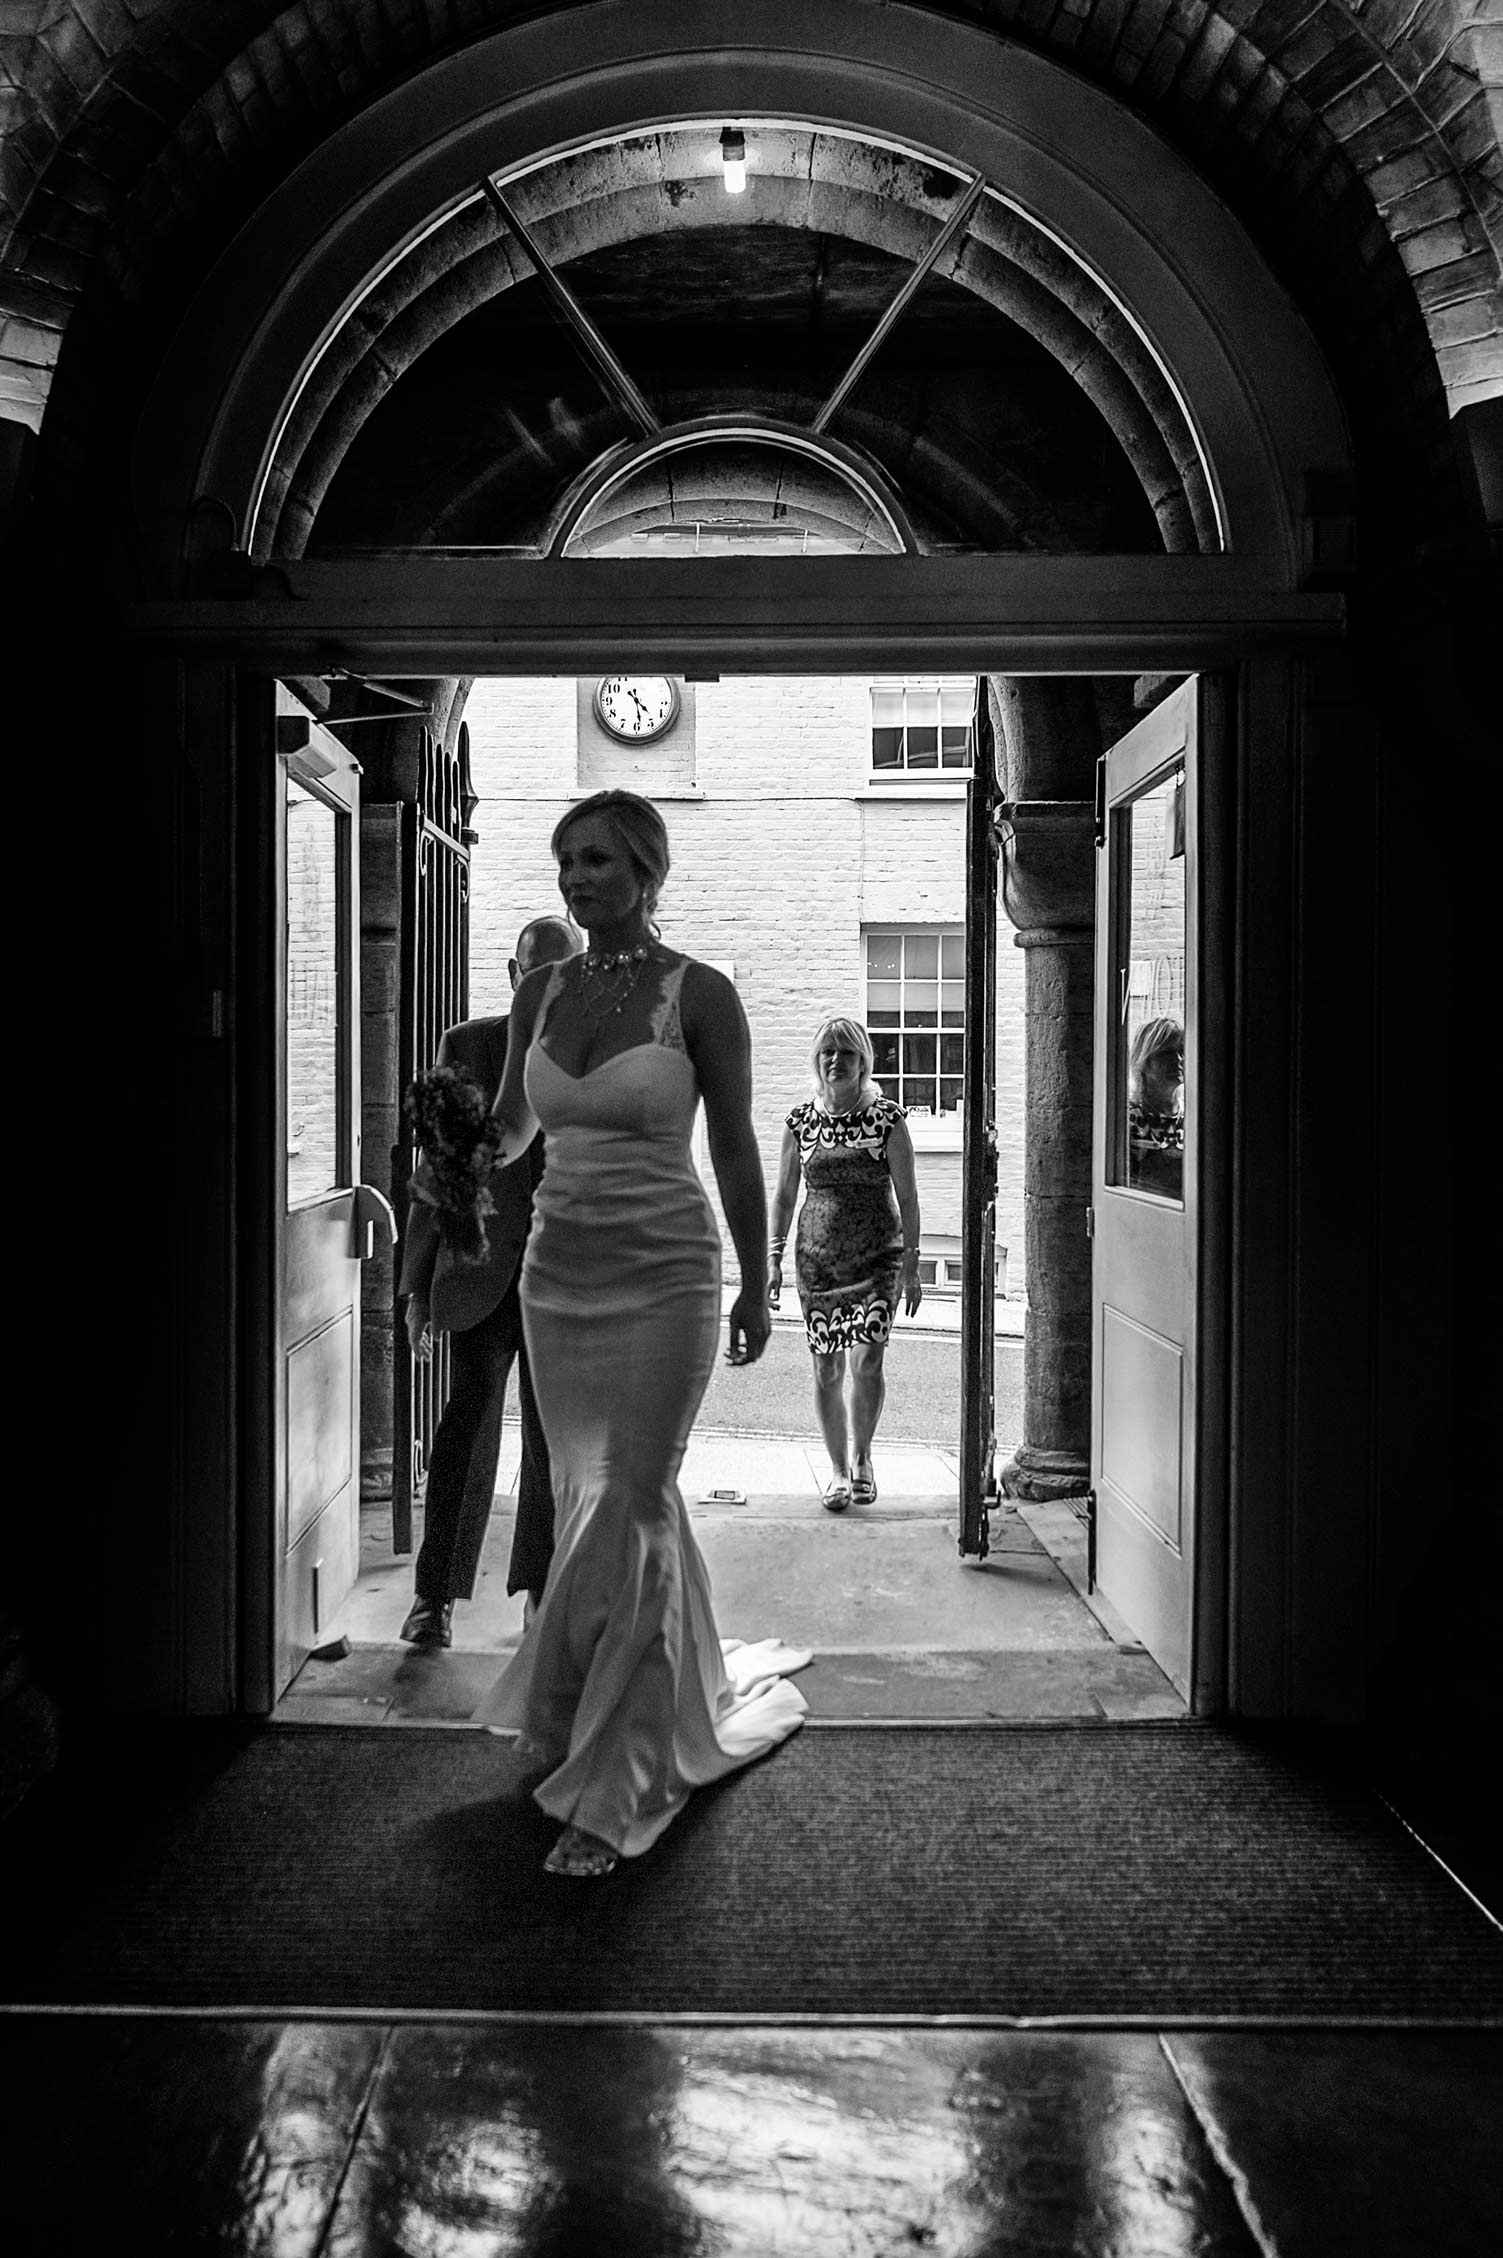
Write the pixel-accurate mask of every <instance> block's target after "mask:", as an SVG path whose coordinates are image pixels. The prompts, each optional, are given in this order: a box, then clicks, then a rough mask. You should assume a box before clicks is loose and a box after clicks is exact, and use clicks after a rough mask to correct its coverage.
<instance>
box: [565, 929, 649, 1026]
mask: <svg viewBox="0 0 1503 2258" xmlns="http://www.w3.org/2000/svg"><path fill="white" fill-rule="evenodd" d="M651 953H652V952H651V950H650V949H649V948H648V947H647V944H646V943H645V942H640V943H639V944H638V946H637V947H636V948H634V949H586V951H585V953H584V956H583V958H582V960H581V963H580V970H579V1000H580V1002H581V1003H582V1004H583V1005H584V1008H585V1011H586V1012H587V1014H588V1015H589V1017H590V1018H591V1019H593V1020H594V1021H595V1022H596V1024H597V1025H598V1024H599V1023H600V1021H601V1020H604V1019H613V1018H614V1017H615V1016H616V1014H617V1013H618V1012H619V1011H620V1010H621V1008H622V1006H623V1005H624V1003H625V1002H626V999H627V997H628V996H629V995H631V994H632V992H633V990H634V989H635V988H636V985H637V982H638V981H639V980H640V979H641V977H642V967H643V965H644V964H646V962H647V959H648V957H649V956H650V955H651Z"/></svg>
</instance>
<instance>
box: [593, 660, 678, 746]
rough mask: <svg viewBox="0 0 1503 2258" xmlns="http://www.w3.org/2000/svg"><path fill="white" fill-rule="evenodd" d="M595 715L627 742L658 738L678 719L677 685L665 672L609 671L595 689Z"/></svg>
mask: <svg viewBox="0 0 1503 2258" xmlns="http://www.w3.org/2000/svg"><path fill="white" fill-rule="evenodd" d="M595 718H596V720H597V721H598V722H599V723H600V726H601V728H602V729H607V730H609V731H610V734H611V735H612V736H613V737H619V738H621V739H622V740H623V741H624V742H625V743H626V744H628V745H645V744H646V743H647V742H648V741H649V740H650V739H651V738H653V737H661V736H662V735H663V734H664V732H665V731H667V730H669V729H671V728H672V727H673V724H674V723H675V721H677V719H678V684H677V683H676V682H675V681H673V680H672V679H671V678H670V677H669V676H668V675H666V674H608V675H606V676H605V677H604V679H603V680H602V681H601V682H600V683H598V684H597V686H596V690H595Z"/></svg>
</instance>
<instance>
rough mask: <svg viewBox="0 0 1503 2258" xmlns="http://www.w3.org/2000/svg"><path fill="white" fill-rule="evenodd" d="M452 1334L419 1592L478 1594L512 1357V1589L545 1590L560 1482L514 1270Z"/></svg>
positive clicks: (423, 1595) (437, 1596)
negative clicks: (516, 1465) (517, 1431)
mask: <svg viewBox="0 0 1503 2258" xmlns="http://www.w3.org/2000/svg"><path fill="white" fill-rule="evenodd" d="M447 1338H448V1342H449V1400H448V1402H447V1403H446V1404H445V1406H444V1414H443V1417H442V1419H440V1421H439V1423H438V1433H437V1434H436V1435H435V1436H434V1438H433V1449H432V1451H431V1453H430V1454H429V1459H428V1489H427V1495H426V1498H425V1500H424V1505H423V1542H422V1546H421V1548H420V1550H419V1552H418V1556H417V1566H416V1570H415V1573H414V1577H413V1583H414V1587H415V1590H416V1596H417V1597H418V1598H419V1599H432V1600H450V1599H472V1598H473V1597H474V1594H475V1578H476V1575H477V1573H478V1571H479V1567H480V1554H481V1551H482V1549H483V1547H484V1544H485V1532H486V1525H487V1523H488V1521H489V1519H490V1512H491V1500H492V1498H493V1496H494V1494H495V1488H496V1465H497V1461H498V1460H499V1458H500V1455H501V1421H502V1416H503V1413H504V1410H505V1405H506V1383H507V1380H508V1378H509V1377H510V1374H511V1368H512V1366H513V1364H515V1365H516V1367H517V1394H518V1398H519V1402H520V1408H521V1414H522V1465H521V1471H520V1473H519V1474H518V1477H517V1518H516V1527H515V1531H514V1534H513V1537H512V1548H511V1564H510V1567H509V1569H508V1571H507V1577H506V1589H507V1591H508V1592H521V1591H541V1590H542V1588H543V1585H544V1583H545V1582H546V1581H547V1576H548V1563H549V1560H550V1558H551V1556H552V1552H553V1539H552V1531H553V1489H552V1484H551V1482H550V1480H549V1473H548V1451H547V1446H546V1444H545V1443H544V1440H543V1428H542V1422H541V1420H540V1419H539V1418H538V1407H537V1399H536V1398H535V1397H534V1395H533V1392H532V1375H531V1373H530V1372H529V1371H528V1369H527V1352H526V1349H525V1347H524V1346H523V1341H522V1308H521V1301H520V1298H519V1296H518V1292H517V1281H516V1279H513V1280H512V1283H511V1285H510V1286H509V1287H508V1288H507V1290H506V1292H505V1293H504V1294H503V1295H502V1297H501V1299H500V1301H499V1302H498V1303H497V1304H496V1307H495V1308H494V1309H493V1310H492V1311H491V1312H490V1315H489V1316H488V1317H482V1318H481V1319H480V1320H479V1322H478V1323H477V1324H474V1325H470V1326H466V1327H465V1328H464V1330H463V1331H461V1332H452V1333H450V1334H449V1335H448V1336H447Z"/></svg>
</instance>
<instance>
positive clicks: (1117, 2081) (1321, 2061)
mask: <svg viewBox="0 0 1503 2258" xmlns="http://www.w3.org/2000/svg"><path fill="white" fill-rule="evenodd" d="M994 1933H995V1936H996V1940H997V1945H998V1947H999V1948H1003V1949H1005V1921H1003V1922H1000V1923H999V1924H998V1925H997V1928H996V1930H995V1932H994ZM0 2065H3V2070H4V2073H5V2086H6V2089H7V2091H8V2092H9V2094H10V2096H11V2099H10V2101H9V2103H8V2104H7V2107H6V2110H5V2112H4V2113H3V2117H0V2123H3V2128H4V2129H3V2134H0V2187H3V2195H0V2229H3V2247H4V2248H5V2250H6V2251H7V2252H8V2253H9V2254H10V2258H23V2254H25V2258H32V2254H37V2258H42V2254H45V2258H71V2254H73V2253H78V2254H80V2258H81V2254H84V2253H87V2254H89V2258H96V2254H100V2253H105V2252H114V2251H133V2250H137V2249H142V2250H152V2251H164V2252H166V2251H173V2252H177V2251H182V2252H193V2253H197V2252H204V2253H207V2252H216V2253H234V2252H245V2253H252V2252H254V2253H267V2254H269V2253H276V2254H277V2258H291V2254H293V2253H298V2254H307V2258H357V2254H358V2258H375V2254H381V2258H388V2254H393V2253H404V2254H406V2253H411V2254H413V2258H503V2254H510V2253H529V2254H541V2253H549V2254H550V2258H596V2254H598V2258H678V2254H684V2258H687V2254H689V2253H693V2254H695V2258H700V2254H703V2258H710V2254H712V2253H713V2254H715V2258H783V2254H788V2258H794V2254H798V2258H802V2254H805V2253H807V2254H808V2258H877V2254H879V2253H881V2254H887V2253H895V2252H900V2251H926V2252H930V2253H955V2254H960V2253H966V2254H973V2258H981V2254H982V2253H985V2254H987V2258H1002V2254H1003V2253H1018V2254H1019V2258H1053V2254H1055V2253H1058V2254H1059V2258H1067V2254H1068V2258H1098V2254H1099V2258H1106V2254H1108V2253H1110V2254H1113V2258H1118V2254H1120V2258H1191V2254H1195V2258H1221V2254H1227V2258H1230V2254H1232V2253H1238V2254H1241V2253H1247V2254H1250V2258H1251V2254H1255V2253H1265V2254H1266V2253H1273V2252H1277V2253H1278V2254H1279V2258H1341V2254H1343V2253H1352V2254H1353V2258H1463V2254H1471V2253H1476V2254H1477V2258H1483V2254H1486V2258H1496V2253H1497V2251H1498V2250H1499V2249H1500V2248H1503V2203H1500V2198H1499V2164H1498V2157H1499V2142H1498V2132H1499V2127H1500V2125H1503V2039H1500V2038H1499V2037H1498V2036H1497V2035H1495V2034H1491V2033H1482V2034H1478V2033H1451V2034H1449V2035H1445V2036H1441V2035H1427V2034H1425V2033H1421V2032H1413V2033H1403V2034H1399V2033H1387V2032H1365V2033H1350V2032H1349V2033H1345V2034H1342V2033H1329V2034H1322V2033H1290V2032H1268V2031H1241V2032H1231V2031H1209V2032H1208V2031H1199V2032H1195V2031H1165V2032H1155V2031H1146V2030H1130V2031H1121V2030H1117V2031H1063V2030H973V2029H956V2028H949V2029H943V2030H936V2029H912V2028H909V2029H895V2028H891V2027H887V2028H874V2027H865V2028H856V2029H852V2028H844V2029H837V2030H831V2029H824V2030H812V2029H807V2028H804V2029H799V2028H788V2027H770V2026H766V2025H763V2026H755V2025H753V2026H747V2025H745V2024H742V2025H737V2026H717V2027H704V2026H699V2027H685V2026H677V2025H662V2024H652V2023H643V2024H636V2023H626V2024H622V2023H618V2024H607V2025H602V2024H594V2025H588V2024H586V2025H580V2024H577V2023H576V2024H568V2025H563V2024H558V2023H544V2024H541V2025H537V2024H532V2025H527V2024H522V2025H518V2024H515V2023H513V2024H495V2023H479V2024H466V2023H464V2022H446V2023H434V2022H409V2023H398V2024H392V2023H367V2022H345V2023H338V2022H328V2021H296V2022H265V2021H211V2020H202V2019H198V2018H191V2019H186V2020H168V2019H161V2018H146V2017H141V2016H136V2015H122V2016H118V2017H109V2018H103V2017H72V2016H57V2017H47V2016H35V2015H20V2016H16V2017H14V2018H11V2019H8V2020H7V2021H5V2022H3V2023H0Z"/></svg>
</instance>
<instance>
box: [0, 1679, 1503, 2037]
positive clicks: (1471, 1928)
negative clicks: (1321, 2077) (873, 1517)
mask: <svg viewBox="0 0 1503 2258" xmlns="http://www.w3.org/2000/svg"><path fill="white" fill-rule="evenodd" d="M6 1833H7V1836H8V1838H9V1839H8V1841H7V1844H6V1850H7V1857H6V1866H7V1870H8V1873H9V1875H10V1877H11V1878H12V1881H13V1882H14V1884H15V1889H14V1891H13V1893H12V1894H13V1909H12V1913H11V1917H10V1919H9V1921H8V1922H7V1923H6V1928H5V1941H4V1945H3V1948H0V1958H3V1961H4V1987H5V1996H6V1997H8V1998H9V1999H10V2000H11V2001H13V2002H17V2003H26V2004H33V2005H39V2004H50V2005H95V2006H131V2007H143V2006H163V2007H174V2008H190V2009H199V2010H204V2011H213V2010H216V2009H244V2008H267V2009H271V2010H274V2011H276V2012H279V2013H289V2012H297V2011H309V2012H313V2013H317V2012H320V2011H325V2010H327V2011H334V2012H340V2011H358V2012H360V2013H364V2014H371V2015H380V2014H381V2013H383V2012H384V2011H386V2010H391V2011H394V2012H404V2011H411V2012H417V2013H423V2012H428V2013H449V2012H477V2011H497V2010H505V2011H531V2012H535V2013H544V2014H547V2013H559V2014H565V2013H575V2012H581V2011H588V2010H596V2011H601V2010H605V2011H628V2012H634V2013H638V2014H644V2015H651V2016H663V2015H673V2014H707V2015H718V2016H727V2017H738V2016H757V2017H767V2016H773V2017H779V2016H815V2017H820V2018H830V2017H839V2016H845V2015H860V2016H874V2017H902V2016H958V2017H975V2016H1000V2017H1023V2018H1031V2017H1049V2018H1063V2019H1069V2020H1073V2019H1078V2018H1087V2019H1095V2018H1103V2019H1106V2020H1113V2019H1134V2020H1136V2019H1139V2018H1148V2019H1150V2020H1152V2021H1155V2022H1174V2021H1191V2020H1197V2019H1202V2018H1222V2017H1230V2018H1234V2019H1238V2020H1241V2019H1248V2020H1262V2019H1272V2020H1275V2021H1289V2022H1296V2023H1299V2022H1309V2021H1312V2020H1316V2021H1318V2020H1324V2019H1330V2020H1334V2021H1337V2022H1356V2023H1364V2022H1371V2023H1388V2024H1392V2023H1395V2022H1419V2023H1430V2024H1455V2025H1465V2026H1473V2027H1475V2026H1478V2025H1491V2024H1494V2023H1497V2022H1498V2021H1500V2020H1503V1937H1500V1934H1499V1931H1498V1929H1497V1928H1496V1926H1495V1925H1494V1924H1493V1923H1492V1922H1491V1921H1490V1920H1489V1918H1488V1916H1487V1915H1486V1914H1484V1913H1483V1912H1482V1911H1481V1909H1480V1908H1479V1907H1478V1906H1477V1905H1476V1904H1475V1903H1474V1902H1473V1900H1472V1899H1470V1898H1469V1897H1468V1896H1467V1895H1466V1893H1465V1892H1464V1891H1463V1890H1462V1889H1461V1888H1460V1887H1459V1885H1458V1884H1456V1883H1455V1882H1454V1881H1452V1880H1451V1879H1450V1877H1449V1876H1448V1875H1447V1874H1446V1872H1445V1871H1444V1870H1443V1869H1442V1868H1441V1867H1440V1866H1438V1865H1437V1864H1436V1863H1435V1861H1434V1860H1433V1859H1431V1858H1430V1857H1429V1856H1428V1855H1427V1854H1426V1852H1425V1851H1424V1850H1423V1849H1422V1848H1421V1847H1420V1845H1419V1844H1418V1843H1416V1842H1415V1840H1414V1839H1413V1837H1412V1836H1411V1835H1409V1834H1408V1833H1407V1832H1406V1831H1405V1829H1404V1828H1403V1827H1401V1826H1400V1825H1399V1824H1398V1822H1397V1821H1396V1820H1395V1819H1394V1818H1393V1817H1392V1816H1391V1815H1390V1813H1389V1812H1388V1811H1387V1809H1386V1808H1385V1807H1384V1806H1383V1804H1381V1803H1380V1802H1379V1801H1378V1800H1377V1799H1376V1798H1375V1797H1374V1796H1373V1795H1372V1794H1371V1793H1370V1792H1369V1791H1367V1790H1366V1789H1365V1788H1363V1787H1362V1786H1360V1785H1358V1784H1356V1783H1353V1782H1351V1781H1347V1780H1343V1779H1340V1778H1337V1777H1334V1776H1332V1775H1331V1774H1330V1773H1328V1772H1323V1771H1322V1770H1321V1769H1320V1768H1319V1767H1318V1765H1317V1764H1316V1763H1315V1762H1314V1761H1313V1760H1311V1759H1309V1758H1308V1757H1305V1756H1302V1755H1301V1754H1300V1753H1299V1751H1298V1749H1297V1748H1296V1747H1293V1746H1291V1745H1290V1744H1289V1743H1287V1742H1284V1741H1282V1740H1276V1739H1270V1738H1266V1737H1260V1736H1257V1735H1253V1734H1251V1733H1245V1732H1233V1731H1230V1730H1224V1729H1222V1728H1220V1727H1216V1726H1206V1725H1190V1726H1186V1725H1177V1724H1159V1723H1143V1724H1102V1725H1090V1724H1080V1725H1052V1724H1044V1725H1038V1724H1033V1725H1002V1726H997V1727H995V1728H993V1727H981V1728H972V1729H970V1730H963V1731H952V1730H946V1729H945V1728H943V1727H929V1726H892V1727H888V1726H862V1727H841V1726H830V1727H827V1728H825V1729H823V1730H820V1731H817V1732H812V1731H806V1732H803V1733H800V1734H797V1735H796V1736H795V1737H794V1739H793V1740H792V1741H790V1742H789V1743H787V1744H786V1745H785V1746H784V1747H783V1748H781V1749H779V1750H777V1751H776V1752H775V1753H774V1754H773V1755H772V1756H770V1757H768V1758H766V1759H765V1760H764V1761H763V1762H761V1763H760V1764H757V1765H754V1766H753V1767H751V1768H750V1769H749V1770H747V1771H743V1772H740V1773H737V1774H735V1775H733V1776H732V1777H731V1778H730V1779H728V1780H725V1781H722V1782H720V1783H718V1784H717V1785H716V1786H714V1787H712V1788H709V1789H706V1790H702V1791H701V1792H700V1793H699V1794H698V1795H696V1796H695V1797H694V1798H693V1799H692V1801H691V1803H690V1805H689V1807H688V1809H687V1810H686V1811H685V1812H684V1814H683V1815H682V1816H681V1817H680V1818H679V1819H678V1820H677V1821H676V1822H675V1823H674V1825H673V1826H672V1827H671V1828H670V1829H669V1831H668V1833H667V1834H666V1835H665V1836H664V1837H663V1838H662V1840H661V1841H660V1842H659V1843H658V1844H657V1846H656V1847H655V1848H654V1849H653V1850H651V1851H650V1852H648V1854H647V1855H646V1856H645V1857H643V1858H640V1859H635V1860H630V1861H628V1862H626V1863H625V1864H623V1865H622V1866H621V1867H619V1868H618V1869H617V1871H616V1872H615V1873H614V1874H613V1875H612V1876H611V1877H610V1878H609V1879H608V1880H607V1881H605V1882H603V1883H599V1884H593V1885H592V1884H580V1883H575V1884H572V1885H571V1884H570V1883H567V1882H563V1881H559V1880H557V1879H555V1878H554V1877H552V1876H549V1875H546V1874H544V1873H543V1872H542V1870H541V1869H542V1861H543V1857H544V1855H545V1853H546V1851H547V1849H548V1847H549V1845H550V1843H551V1841H552V1839H553V1836H554V1834H555V1833H556V1828H555V1826H554V1824H553V1823H552V1822H551V1821H549V1820H547V1819H545V1818H544V1816H543V1815H542V1814H541V1813H540V1812H539V1811H538V1810H537V1808H536V1806H535V1805H534V1804H533V1803H532V1802H531V1800H530V1798H529V1797H528V1796H527V1795H526V1793H525V1790H524V1788H523V1785H522V1782H521V1777H520V1773H519V1771H518V1767H517V1764H516V1761H515V1759H514V1757H513V1755H512V1751H511V1744H510V1742H509V1741H506V1740H503V1739H500V1738H498V1737H496V1736H494V1735H490V1734H484V1733H481V1732H467V1731H464V1730H454V1729H452V1728H451V1729H443V1728H425V1727H417V1726H414V1727H405V1728H400V1729H398V1728H392V1727H387V1728H380V1727H363V1726H316V1725H313V1726H303V1725H285V1726H269V1727H263V1728H260V1729H253V1730H248V1729H246V1728H240V1729H239V1730H238V1731H237V1732H234V1733H226V1732H223V1731H215V1732H210V1731H208V1730H207V1729H205V1728H178V1729H177V1730H176V1732H174V1733H166V1734H159V1735H158V1736H157V1738H156V1739H155V1740H152V1739H151V1738H150V1737H149V1736H145V1735H143V1736H141V1738H140V1741H139V1743H138V1744H136V1745H134V1747H133V1752H132V1753H131V1754H130V1755H127V1754H126V1753H125V1752H121V1753H119V1754H118V1755H117V1756H116V1757H115V1758H114V1760H113V1761H112V1762H109V1763H97V1764H94V1765H92V1766H89V1765H84V1764H83V1763H81V1762H76V1763H75V1764H74V1765H73V1766H72V1767H70V1769H69V1770H68V1771H67V1772H66V1773H65V1774H63V1775H60V1776H59V1777H58V1778H57V1779H55V1780H53V1781H51V1782H49V1783H46V1784H45V1785H44V1787H43V1788H42V1789H40V1790H38V1791H37V1792H36V1793H35V1794H34V1795H33V1796H32V1797H30V1798H29V1799H28V1801H27V1802H26V1803H25V1804H24V1805H23V1806H22V1807H21V1810H20V1811H19V1812H18V1813H17V1814H16V1815H15V1816H14V1818H13V1819H12V1820H11V1821H10V1822H9V1823H8V1825H7V1829H6Z"/></svg>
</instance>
